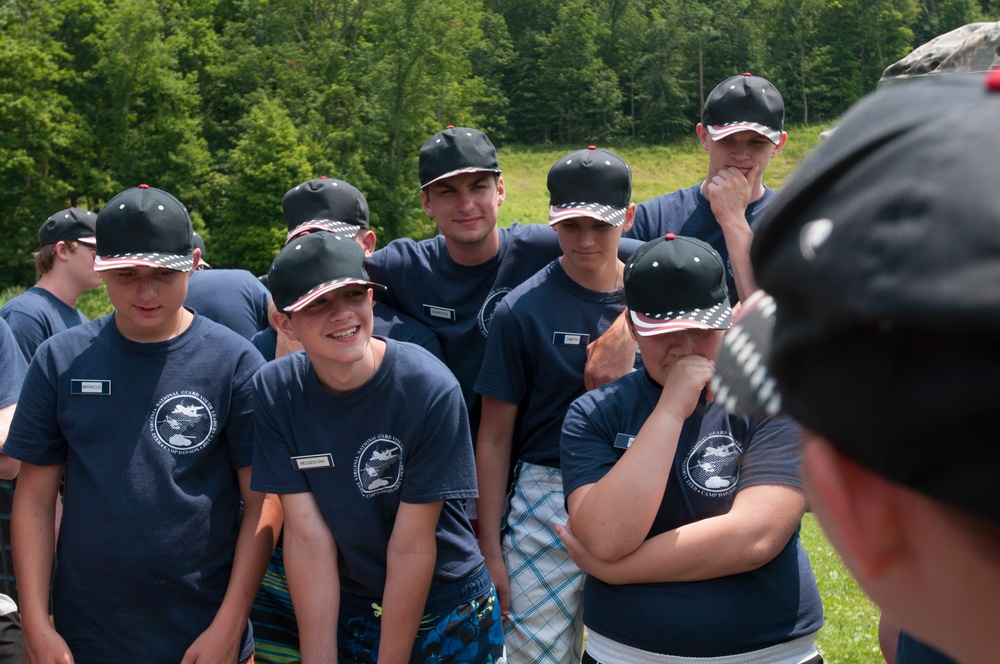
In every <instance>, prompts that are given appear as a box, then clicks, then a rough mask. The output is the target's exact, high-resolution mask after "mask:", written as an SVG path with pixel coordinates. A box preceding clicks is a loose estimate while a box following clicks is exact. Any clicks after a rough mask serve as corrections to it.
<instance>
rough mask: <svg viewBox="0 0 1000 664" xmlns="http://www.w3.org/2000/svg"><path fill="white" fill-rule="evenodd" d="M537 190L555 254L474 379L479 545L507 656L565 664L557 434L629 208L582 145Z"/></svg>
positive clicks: (576, 624)
mask: <svg viewBox="0 0 1000 664" xmlns="http://www.w3.org/2000/svg"><path fill="white" fill-rule="evenodd" d="M548 189H549V194H550V198H549V215H548V216H549V225H550V226H552V228H553V229H555V232H556V235H557V236H558V238H559V245H560V247H561V249H562V252H563V255H562V257H560V258H558V259H556V260H554V261H552V262H551V263H549V264H548V265H547V266H546V267H545V268H543V269H542V270H541V271H539V272H538V273H537V274H535V275H534V276H532V277H531V278H529V279H528V280H527V281H525V282H524V283H523V284H521V285H520V286H518V287H517V288H515V289H514V290H513V291H511V293H510V294H509V295H508V296H507V297H506V298H504V300H503V301H502V302H501V303H500V304H499V305H498V306H497V308H496V311H495V313H494V315H493V323H492V326H491V328H490V335H489V338H488V339H487V342H486V356H485V358H484V359H483V366H482V370H481V371H480V373H479V380H478V381H477V382H476V392H478V393H479V394H481V395H482V403H483V417H482V422H481V423H480V427H479V438H478V442H477V447H476V471H477V476H478V479H479V491H480V497H479V502H478V509H479V523H480V533H479V537H480V539H479V545H480V549H481V550H482V552H483V555H484V557H485V558H486V561H487V565H488V566H489V568H490V575H491V576H492V577H493V582H494V584H495V585H496V586H497V589H498V594H499V596H500V602H501V607H502V608H503V610H504V613H505V614H507V615H508V616H509V621H508V624H507V630H506V631H507V645H508V656H509V659H510V661H511V662H517V663H522V662H564V663H566V664H569V663H571V662H577V661H579V659H580V646H581V643H582V637H583V623H582V621H581V618H580V611H579V607H580V594H581V592H582V590H583V573H582V572H581V571H580V569H579V568H578V567H577V566H576V564H575V563H573V561H572V560H570V558H569V555H568V554H567V553H566V549H565V547H563V546H562V544H561V543H560V541H559V537H558V535H557V534H556V532H555V530H554V529H553V526H554V524H555V523H563V522H564V521H565V520H566V512H565V509H564V508H563V495H562V475H561V473H560V469H559V432H560V428H561V426H562V420H563V416H564V415H565V414H566V409H567V408H569V405H570V403H572V401H573V399H575V398H576V397H578V396H580V395H581V394H583V392H584V380H583V373H584V365H585V364H586V362H587V345H588V344H589V342H590V341H591V340H593V339H596V338H597V337H599V336H600V335H601V334H603V333H604V331H605V330H607V328H608V326H609V325H610V324H611V322H612V321H614V320H615V318H616V317H617V316H618V315H619V314H620V313H621V312H622V310H623V309H624V308H625V296H624V294H623V292H622V290H621V288H622V283H621V279H622V269H623V264H622V262H621V261H620V260H618V244H619V241H620V240H621V235H622V231H625V230H628V229H629V227H631V225H632V216H633V214H634V213H635V205H633V204H632V203H631V201H630V198H631V194H632V174H631V172H630V170H629V167H628V165H627V164H626V163H625V162H624V161H623V160H622V159H621V158H620V157H619V156H618V155H616V154H615V153H613V152H608V151H606V150H598V149H596V148H594V147H590V148H588V149H586V150H578V151H576V152H573V153H570V154H568V155H566V156H565V157H562V158H561V159H559V160H558V161H556V163H555V164H554V165H553V166H552V168H551V169H550V170H549V174H548ZM512 461H514V462H515V463H516V465H517V470H516V479H515V482H514V487H513V490H512V493H511V496H510V509H509V511H507V513H506V514H505V513H504V512H505V510H504V507H505V497H506V495H507V492H508V488H509V480H508V476H509V468H510V465H511V462H512ZM504 517H506V525H504ZM508 607H509V611H508Z"/></svg>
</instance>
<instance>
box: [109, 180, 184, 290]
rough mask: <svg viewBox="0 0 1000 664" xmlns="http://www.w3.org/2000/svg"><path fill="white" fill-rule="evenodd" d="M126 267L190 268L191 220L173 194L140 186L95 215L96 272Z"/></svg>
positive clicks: (127, 190) (113, 199)
mask: <svg viewBox="0 0 1000 664" xmlns="http://www.w3.org/2000/svg"><path fill="white" fill-rule="evenodd" d="M126 267H154V268H162V269H167V270H176V271H178V272H187V271H189V270H190V269H191V268H192V267H194V229H193V228H192V227H191V217H190V216H189V215H188V211H187V208H185V207H184V205H183V204H182V203H181V202H180V201H179V200H177V198H175V197H174V196H173V195H172V194H170V193H168V192H166V191H163V190H161V189H156V188H153V187H150V186H149V185H146V184H141V185H139V186H138V187H134V188H132V189H126V190H125V191H123V192H121V193H120V194H118V195H117V196H115V197H114V198H112V199H111V200H110V201H108V203H107V205H105V206H104V208H102V209H101V211H100V213H98V215H97V256H96V258H95V259H94V269H95V270H97V271H98V272H102V271H104V270H116V269H120V268H126Z"/></svg>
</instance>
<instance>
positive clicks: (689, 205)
mask: <svg viewBox="0 0 1000 664" xmlns="http://www.w3.org/2000/svg"><path fill="white" fill-rule="evenodd" d="M784 126H785V105H784V102H783V101H782V99H781V94H780V93H779V92H778V91H777V90H776V89H775V87H774V86H773V85H772V84H771V82H770V81H768V80H767V79H764V78H761V77H759V76H752V75H751V74H749V73H747V74H743V75H741V76H732V77H730V78H727V79H726V80H724V81H722V82H721V83H719V84H718V85H717V86H716V87H715V89H714V90H712V92H711V93H710V94H709V95H708V98H707V99H706V100H705V107H704V108H703V109H702V114H701V122H700V123H698V124H697V125H696V126H695V132H696V133H697V134H698V140H699V141H700V142H701V146H702V147H703V148H704V149H705V151H706V152H707V153H708V174H707V175H706V176H705V179H704V180H702V181H701V182H699V183H698V184H695V185H693V186H691V187H688V188H686V189H678V190H677V191H675V192H672V193H669V194H664V195H662V196H659V197H657V198H654V199H652V200H650V201H646V202H645V203H640V204H639V206H638V208H637V209H636V212H635V224H634V225H633V226H632V230H631V231H630V232H629V233H627V234H626V237H634V238H638V239H640V240H643V241H647V240H652V239H654V238H657V237H663V236H664V235H665V234H667V233H675V234H677V235H686V236H688V237H696V238H698V239H699V240H703V241H704V242H707V243H708V244H710V245H711V246H712V248H713V249H715V250H716V251H717V252H719V255H720V256H722V259H723V261H725V264H726V285H727V287H728V288H729V300H730V303H732V304H735V303H736V302H737V301H739V300H741V299H744V298H746V297H748V296H749V295H750V294H751V293H753V292H754V291H755V290H756V286H755V285H754V281H753V271H752V269H751V268H750V242H751V240H752V239H753V227H754V226H755V224H756V219H757V215H758V214H759V213H760V212H761V210H763V209H764V208H765V207H766V206H767V204H768V202H769V201H770V200H771V197H772V196H773V195H774V190H772V189H769V188H768V187H766V186H765V185H764V182H763V178H764V172H765V171H766V170H767V167H768V164H769V163H770V162H771V159H772V158H773V157H776V156H777V155H778V154H780V152H781V149H782V148H783V147H784V145H785V141H786V140H787V138H788V135H787V134H786V133H785V131H784Z"/></svg>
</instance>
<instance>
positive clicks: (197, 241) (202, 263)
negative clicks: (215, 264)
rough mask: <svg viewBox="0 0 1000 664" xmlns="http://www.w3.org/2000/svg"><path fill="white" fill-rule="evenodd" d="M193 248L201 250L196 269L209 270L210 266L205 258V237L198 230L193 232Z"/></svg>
mask: <svg viewBox="0 0 1000 664" xmlns="http://www.w3.org/2000/svg"><path fill="white" fill-rule="evenodd" d="M194 248H195V249H197V250H198V251H200V252H201V258H200V259H199V260H198V269H199V270H211V269H212V266H211V265H209V263H208V261H207V260H205V238H203V237H202V236H201V234H200V233H198V231H195V232H194Z"/></svg>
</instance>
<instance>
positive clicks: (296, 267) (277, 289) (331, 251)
mask: <svg viewBox="0 0 1000 664" xmlns="http://www.w3.org/2000/svg"><path fill="white" fill-rule="evenodd" d="M364 265H365V251H364V249H362V248H361V245H359V244H358V243H357V242H345V241H344V239H343V238H340V237H337V236H336V235H335V234H333V233H330V232H328V231H317V232H315V233H308V234H306V235H300V236H299V237H296V238H294V239H293V240H292V241H291V242H289V243H288V244H286V245H285V246H284V248H283V249H282V250H281V251H280V252H279V253H278V255H277V257H276V258H275V259H274V262H273V263H271V269H270V270H268V273H267V288H268V290H270V291H271V298H272V299H273V300H274V306H275V307H277V308H278V310H279V311H286V312H293V311H301V310H302V309H303V308H305V307H306V306H307V305H308V304H309V303H310V302H312V301H313V300H315V299H316V298H318V297H319V296H321V295H323V294H324V293H329V292H330V291H332V290H336V289H338V288H343V287H344V286H349V285H352V284H358V285H363V286H367V287H368V288H375V289H379V290H385V286H383V285H381V284H377V283H375V282H373V281H370V280H369V278H368V273H367V272H365V267H364Z"/></svg>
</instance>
